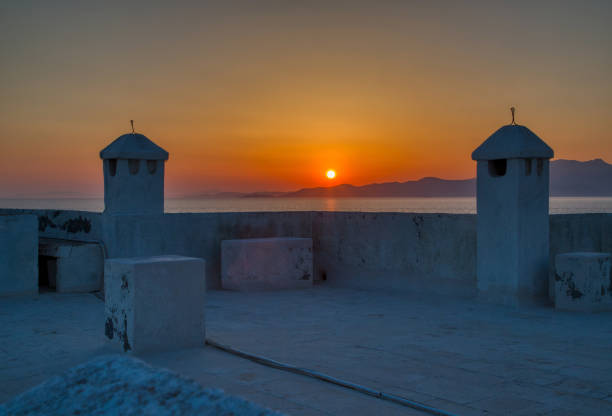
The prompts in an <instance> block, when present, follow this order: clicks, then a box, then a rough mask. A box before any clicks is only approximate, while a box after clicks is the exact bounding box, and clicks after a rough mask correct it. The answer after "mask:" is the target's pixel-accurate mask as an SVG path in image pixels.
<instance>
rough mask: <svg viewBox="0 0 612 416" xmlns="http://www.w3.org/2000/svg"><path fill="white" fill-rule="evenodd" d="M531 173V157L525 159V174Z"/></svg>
mask: <svg viewBox="0 0 612 416" xmlns="http://www.w3.org/2000/svg"><path fill="white" fill-rule="evenodd" d="M530 175H531V159H525V176H530Z"/></svg>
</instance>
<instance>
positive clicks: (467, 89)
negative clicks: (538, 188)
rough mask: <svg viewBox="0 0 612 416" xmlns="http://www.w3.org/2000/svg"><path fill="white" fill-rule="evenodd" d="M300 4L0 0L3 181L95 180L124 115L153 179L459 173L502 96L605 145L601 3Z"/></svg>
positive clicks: (188, 186) (283, 179)
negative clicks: (164, 156) (161, 151)
mask: <svg viewBox="0 0 612 416" xmlns="http://www.w3.org/2000/svg"><path fill="white" fill-rule="evenodd" d="M297 3H298V2H292V1H245V2H237V1H223V2H206V4H204V2H202V1H193V2H180V1H177V2H170V1H164V2H157V1H146V2H106V1H97V2H88V1H84V2H65V1H28V0H20V1H3V2H2V3H1V5H0V34H1V36H0V87H1V95H0V97H1V98H0V197H5V198H6V197H26V196H31V197H36V196H51V195H56V194H65V193H67V192H76V193H77V194H79V195H85V196H101V195H102V188H103V186H102V185H103V181H102V163H101V161H100V158H99V151H100V150H101V149H102V148H103V147H105V146H106V145H107V144H108V143H110V142H111V141H112V140H114V139H115V138H116V137H118V136H119V135H121V134H123V133H126V132H128V131H129V130H130V127H129V120H130V119H134V120H135V126H136V130H137V131H138V132H140V133H143V134H145V135H146V136H147V137H149V138H150V139H152V140H153V141H154V142H156V143H157V144H159V145H160V146H162V147H163V148H165V149H166V150H167V151H168V152H169V153H170V159H169V160H168V162H167V164H166V193H167V195H168V196H177V195H183V194H189V193H198V192H202V191H210V190H223V191H263V190H278V191H283V190H293V189H299V188H303V187H312V186H329V185H335V184H340V183H351V184H354V185H362V184H366V183H371V182H385V181H406V180H413V179H419V178H421V177H423V176H438V177H443V178H451V179H452V178H454V179H459V178H468V177H473V176H475V163H474V162H473V161H472V160H471V159H470V153H471V152H472V150H473V149H474V148H476V147H477V146H478V145H479V144H480V143H481V142H482V141H483V140H484V139H486V138H487V137H488V136H489V135H490V134H491V133H492V132H493V131H494V130H496V129H497V128H499V127H500V126H502V125H504V124H508V123H509V122H510V111H509V107H510V106H516V107H517V121H518V123H519V124H523V125H526V126H528V127H529V128H530V129H532V130H533V131H534V132H535V133H536V134H538V135H539V136H540V137H541V138H542V139H544V140H545V141H546V142H547V143H548V144H549V145H550V146H551V147H552V148H553V149H554V150H555V157H556V158H566V159H577V160H589V159H594V158H603V159H604V160H606V161H608V162H609V163H610V162H612V135H611V134H610V132H611V131H612V24H610V22H611V21H612V2H611V1H609V0H608V1H571V2H568V1H561V0H557V1H519V0H514V1H507V2H496V1H482V2H480V1H473V2H459V1H371V2H357V1H338V2H334V1H306V2H299V3H300V4H301V5H298V4H297ZM328 169H334V170H335V171H336V177H335V178H334V179H328V178H327V177H326V172H327V170H328Z"/></svg>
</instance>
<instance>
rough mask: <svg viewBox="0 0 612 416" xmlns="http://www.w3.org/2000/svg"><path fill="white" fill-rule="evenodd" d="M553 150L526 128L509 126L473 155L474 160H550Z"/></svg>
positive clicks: (495, 134)
mask: <svg viewBox="0 0 612 416" xmlns="http://www.w3.org/2000/svg"><path fill="white" fill-rule="evenodd" d="M553 156H554V152H553V150H552V149H551V148H550V147H549V146H548V145H547V144H546V143H544V141H543V140H542V139H540V138H539V137H538V136H536V135H535V133H534V132H532V131H531V130H529V129H528V128H527V127H525V126H519V125H516V124H509V125H507V126H503V127H502V128H500V129H499V130H497V131H496V132H495V133H493V134H492V135H491V136H490V137H489V138H488V139H487V140H485V141H484V143H483V144H481V145H480V146H478V148H477V149H476V150H474V152H473V153H472V159H473V160H495V159H530V158H542V159H550V158H552V157H553Z"/></svg>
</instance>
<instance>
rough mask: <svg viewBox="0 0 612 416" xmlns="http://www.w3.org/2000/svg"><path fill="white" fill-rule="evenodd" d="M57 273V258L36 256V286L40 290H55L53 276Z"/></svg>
mask: <svg viewBox="0 0 612 416" xmlns="http://www.w3.org/2000/svg"><path fill="white" fill-rule="evenodd" d="M56 275H57V258H55V257H51V256H38V288H39V290H40V291H43V292H45V291H47V292H49V291H51V292H54V291H55V277H56Z"/></svg>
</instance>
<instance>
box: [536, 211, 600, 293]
mask: <svg viewBox="0 0 612 416" xmlns="http://www.w3.org/2000/svg"><path fill="white" fill-rule="evenodd" d="M573 251H596V252H604V253H612V214H564V215H551V216H550V268H549V279H548V297H549V299H551V300H554V282H555V257H556V255H557V254H561V253H569V252H573Z"/></svg>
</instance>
